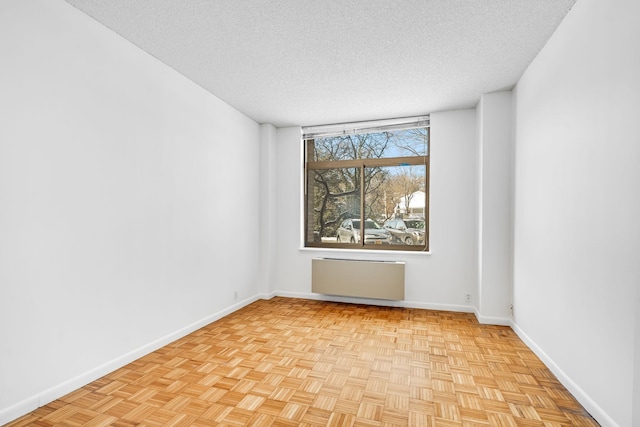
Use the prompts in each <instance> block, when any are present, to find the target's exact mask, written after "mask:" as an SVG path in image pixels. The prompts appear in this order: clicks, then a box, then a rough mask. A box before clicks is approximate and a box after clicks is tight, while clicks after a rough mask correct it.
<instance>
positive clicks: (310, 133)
mask: <svg viewBox="0 0 640 427" xmlns="http://www.w3.org/2000/svg"><path fill="white" fill-rule="evenodd" d="M303 140H304V147H305V172H304V178H305V183H304V188H305V228H304V229H305V236H304V241H305V246H306V247H331V248H351V249H383V250H410V251H425V250H428V248H429V238H428V236H429V226H428V225H429V117H428V116H427V117H418V118H412V119H405V120H393V121H379V122H367V123H354V124H347V125H331V126H316V127H307V128H303Z"/></svg>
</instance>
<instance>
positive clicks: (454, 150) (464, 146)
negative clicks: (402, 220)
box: [275, 110, 477, 311]
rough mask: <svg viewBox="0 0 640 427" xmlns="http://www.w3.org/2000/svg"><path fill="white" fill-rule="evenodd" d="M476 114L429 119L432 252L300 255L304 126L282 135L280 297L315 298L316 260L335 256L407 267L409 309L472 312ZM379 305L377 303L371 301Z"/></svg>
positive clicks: (309, 251)
mask: <svg viewBox="0 0 640 427" xmlns="http://www.w3.org/2000/svg"><path fill="white" fill-rule="evenodd" d="M475 132H476V127H475V110H461V111H453V112H445V113H434V114H432V115H431V183H430V191H431V199H430V207H431V217H430V226H431V230H430V231H431V233H430V245H429V246H430V250H431V253H430V254H428V255H427V254H416V253H408V252H403V253H389V252H387V253H383V252H375V251H369V252H358V253H354V252H353V251H344V250H343V251H340V250H319V249H303V250H301V249H300V247H301V225H300V224H301V215H300V212H301V206H302V205H301V171H302V164H301V156H302V154H301V150H302V144H301V141H300V136H301V134H300V128H286V129H278V130H277V136H276V140H277V143H276V164H277V168H276V170H277V171H276V187H277V196H276V200H277V202H276V212H277V214H276V217H277V221H276V230H277V232H276V233H277V244H276V253H277V260H276V268H275V283H276V289H277V290H278V292H279V293H280V294H283V295H292V296H304V297H314V295H313V294H311V259H312V258H314V257H322V256H336V255H337V254H339V256H340V257H344V258H353V259H375V260H400V261H405V262H406V274H405V279H406V280H405V302H404V303H403V304H407V305H411V306H415V307H425V308H444V309H450V310H463V311H472V310H473V307H472V306H471V305H469V304H467V303H466V302H465V294H466V293H472V292H473V290H474V287H475V285H476V281H477V280H476V276H477V242H476V238H477V220H476V218H477V209H476V194H477V162H476V149H475V144H476V135H475ZM368 302H372V303H375V301H368Z"/></svg>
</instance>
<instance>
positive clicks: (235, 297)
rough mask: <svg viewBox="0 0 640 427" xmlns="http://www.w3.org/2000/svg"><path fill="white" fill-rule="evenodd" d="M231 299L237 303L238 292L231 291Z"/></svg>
mask: <svg viewBox="0 0 640 427" xmlns="http://www.w3.org/2000/svg"><path fill="white" fill-rule="evenodd" d="M233 299H234V300H235V301H237V300H238V291H233Z"/></svg>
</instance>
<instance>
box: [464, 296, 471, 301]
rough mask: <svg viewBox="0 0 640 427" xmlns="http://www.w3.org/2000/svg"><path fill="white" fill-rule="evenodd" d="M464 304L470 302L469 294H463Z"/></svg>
mask: <svg viewBox="0 0 640 427" xmlns="http://www.w3.org/2000/svg"><path fill="white" fill-rule="evenodd" d="M464 300H465V302H471V294H464Z"/></svg>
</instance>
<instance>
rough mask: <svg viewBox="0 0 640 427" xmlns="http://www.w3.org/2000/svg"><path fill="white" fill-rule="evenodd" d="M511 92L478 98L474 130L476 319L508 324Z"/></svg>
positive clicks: (510, 237) (511, 139)
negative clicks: (476, 178) (475, 172)
mask: <svg viewBox="0 0 640 427" xmlns="http://www.w3.org/2000/svg"><path fill="white" fill-rule="evenodd" d="M511 98H512V94H511V91H501V92H495V93H489V94H484V95H482V97H481V98H480V103H479V104H478V106H477V108H476V115H477V120H476V121H477V123H476V124H477V126H478V135H477V138H478V165H479V166H478V175H479V179H478V224H479V225H478V235H479V237H478V289H477V299H476V304H477V305H476V306H477V316H478V319H479V320H480V321H481V322H483V323H495V324H506V325H508V324H510V322H511V310H510V306H511V289H512V287H513V283H512V279H513V269H512V265H513V259H512V256H511V255H512V252H513V248H512V241H513V237H512V230H513V223H512V217H513V188H512V187H513V185H512V183H513V134H512V126H511V125H512V117H511V110H512V107H511Z"/></svg>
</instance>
